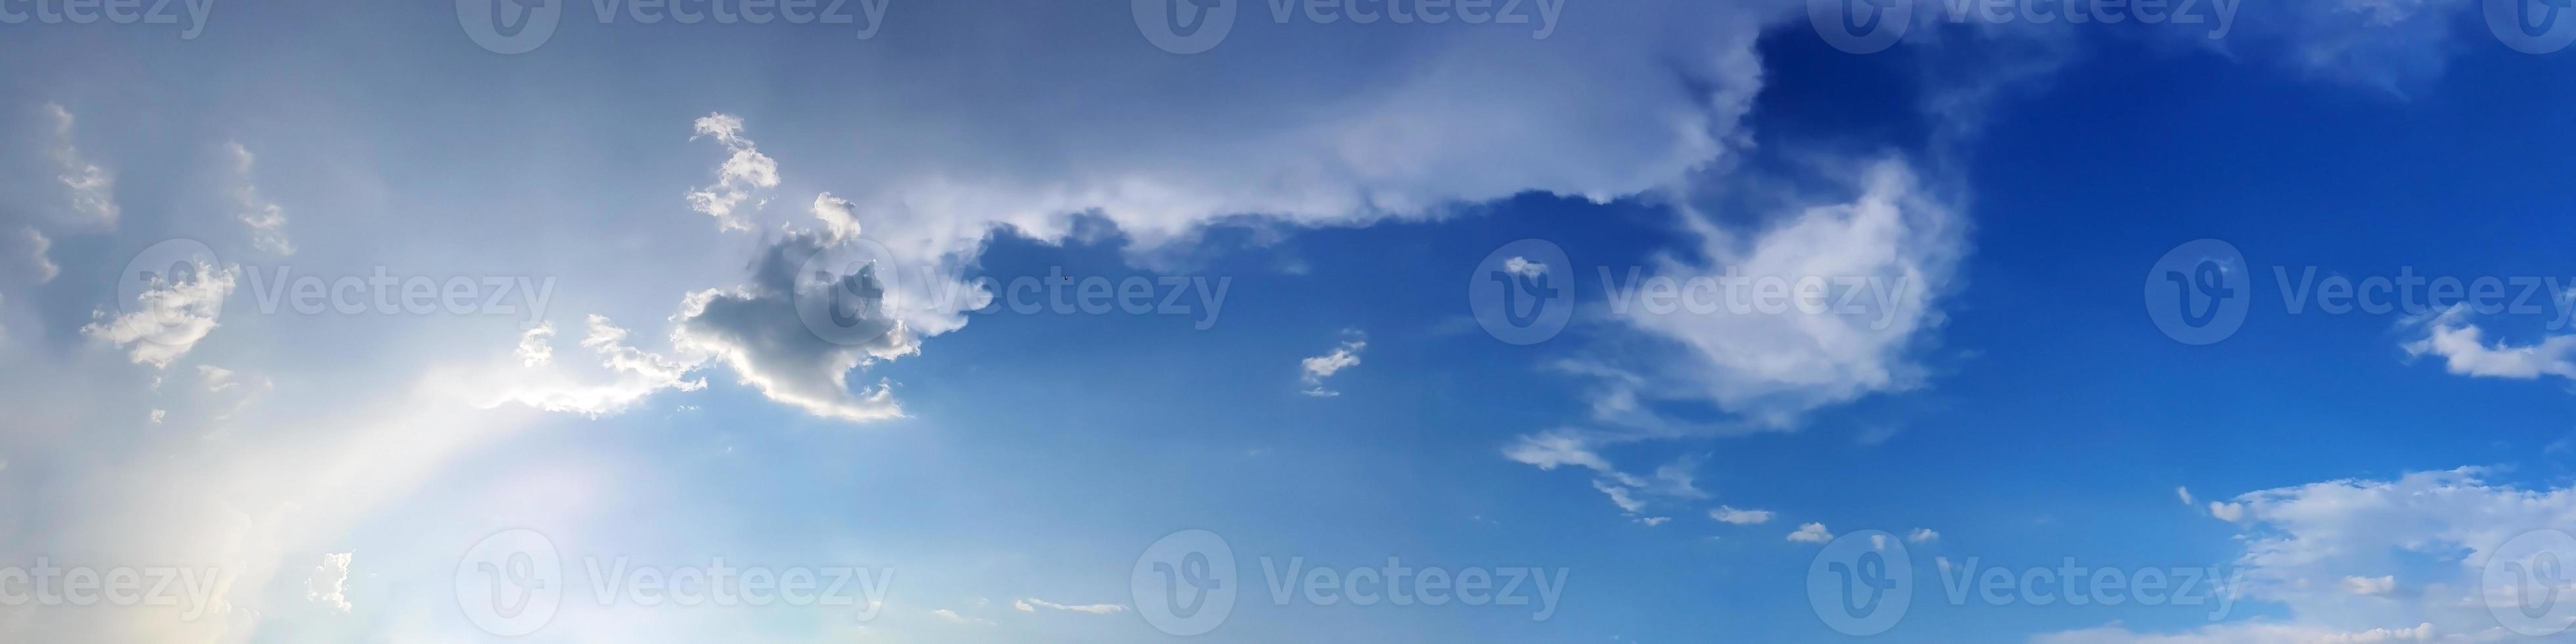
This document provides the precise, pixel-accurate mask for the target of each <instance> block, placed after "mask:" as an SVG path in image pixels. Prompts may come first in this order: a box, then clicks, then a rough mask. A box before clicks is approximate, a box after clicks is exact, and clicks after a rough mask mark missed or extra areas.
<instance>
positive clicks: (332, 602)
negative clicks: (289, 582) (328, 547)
mask: <svg viewBox="0 0 2576 644" xmlns="http://www.w3.org/2000/svg"><path fill="white" fill-rule="evenodd" d="M356 554H357V553H353V552H332V553H323V555H322V565H319V566H314V567H313V577H312V578H310V579H306V580H305V590H304V599H305V600H306V601H311V602H313V603H316V604H321V605H323V606H326V607H329V608H330V609H331V610H333V611H337V612H342V613H346V612H349V609H350V608H352V606H350V604H349V558H350V557H352V556H354V555H356Z"/></svg>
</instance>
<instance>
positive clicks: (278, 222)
mask: <svg viewBox="0 0 2576 644" xmlns="http://www.w3.org/2000/svg"><path fill="white" fill-rule="evenodd" d="M224 147H225V149H226V151H228V152H231V153H232V157H233V172H234V174H235V175H236V176H235V177H234V179H235V181H236V182H237V183H236V184H235V185H234V186H233V190H232V198H233V205H234V206H235V207H237V208H238V209H239V213H238V214H237V215H236V216H237V217H239V218H240V219H241V222H242V225H244V226H249V227H250V239H251V246H252V247H254V248H258V249H260V250H262V251H266V252H269V253H273V254H278V255H292V254H294V253H295V243H294V242H292V241H289V240H288V239H287V238H286V209H284V208H280V207H278V205H277V204H276V203H274V202H270V201H269V200H268V199H267V198H265V197H261V196H260V194H259V184H257V183H253V182H252V175H251V169H252V166H253V164H254V162H255V161H256V157H253V156H252V155H251V153H250V148H246V147H242V144H240V143H226V144H224Z"/></svg>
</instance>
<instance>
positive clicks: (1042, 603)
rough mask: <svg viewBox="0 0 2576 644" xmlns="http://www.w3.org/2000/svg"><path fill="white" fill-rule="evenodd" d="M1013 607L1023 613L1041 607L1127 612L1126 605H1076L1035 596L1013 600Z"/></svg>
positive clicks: (1076, 610) (1099, 613)
mask: <svg viewBox="0 0 2576 644" xmlns="http://www.w3.org/2000/svg"><path fill="white" fill-rule="evenodd" d="M1011 608H1014V609H1018V610H1019V611H1020V612H1023V613H1034V612H1037V610H1038V609H1040V608H1044V609H1047V610H1060V611H1067V612H1074V613H1090V614H1093V615H1109V614H1115V613H1124V612H1127V607H1126V606H1120V605H1117V604H1082V605H1078V606H1076V605H1066V604H1058V603H1055V602H1051V601H1047V600H1043V599H1038V598H1035V597H1029V598H1023V599H1020V600H1018V601H1014V602H1011Z"/></svg>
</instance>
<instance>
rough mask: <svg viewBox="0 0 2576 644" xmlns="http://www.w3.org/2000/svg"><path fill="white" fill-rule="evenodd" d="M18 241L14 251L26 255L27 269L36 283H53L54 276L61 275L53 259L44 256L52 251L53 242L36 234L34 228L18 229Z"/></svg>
mask: <svg viewBox="0 0 2576 644" xmlns="http://www.w3.org/2000/svg"><path fill="white" fill-rule="evenodd" d="M18 240H19V241H18V244H16V249H15V250H17V251H18V252H22V253H25V254H26V255H27V268H28V270H29V271H31V272H32V274H33V275H34V277H35V279H36V283H38V284H43V283H45V282H50V281H53V279H54V276H56V275H61V274H62V272H63V268H62V267H61V266H57V265H55V264H54V259H53V258H52V257H50V256H48V255H46V253H47V252H49V251H51V250H52V249H53V247H54V240H52V239H48V238H46V237H45V234H44V233H42V232H38V231H37V230H36V227H34V226H28V227H25V228H21V229H19V231H18Z"/></svg>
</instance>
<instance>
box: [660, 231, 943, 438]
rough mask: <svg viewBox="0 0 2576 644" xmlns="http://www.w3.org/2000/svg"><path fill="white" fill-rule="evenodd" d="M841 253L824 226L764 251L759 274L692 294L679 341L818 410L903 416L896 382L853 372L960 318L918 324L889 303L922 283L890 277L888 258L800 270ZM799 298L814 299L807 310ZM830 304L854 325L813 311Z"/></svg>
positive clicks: (765, 388) (906, 351) (768, 391)
mask: <svg viewBox="0 0 2576 644" xmlns="http://www.w3.org/2000/svg"><path fill="white" fill-rule="evenodd" d="M838 252H842V251H841V249H839V248H836V247H833V246H830V245H828V244H827V243H826V242H825V241H824V240H823V239H822V238H821V237H819V236H816V235H808V234H796V235H789V236H787V237H786V238H785V239H782V240H780V241H779V242H778V243H777V244H775V245H772V246H770V247H769V248H768V249H767V250H766V251H764V252H763V254H762V256H761V258H760V260H759V261H758V262H756V263H755V265H754V268H753V275H752V278H751V281H750V283H748V284H745V285H743V286H741V287H738V288H735V289H731V290H722V289H709V290H706V291H700V292H697V293H692V294H690V295H689V296H688V297H687V298H685V299H684V300H683V301H682V303H681V311H680V315H679V316H678V317H677V318H676V320H677V321H678V323H679V324H678V327H677V328H676V329H675V330H673V331H672V333H671V340H672V343H673V344H674V345H676V346H678V347H679V348H680V349H681V350H682V351H685V352H691V353H697V354H703V355H709V356H713V357H714V358H715V359H717V360H720V361H722V362H724V363H725V365H726V366H728V367H730V368H732V369H733V372H734V374H735V375H736V376H738V377H740V379H741V381H742V383H743V384H746V385H750V386H751V387H753V388H755V389H758V390H760V392H761V394H762V395H765V396H768V397H769V399H771V400H775V401H778V402H781V403H785V404H788V405H792V406H795V407H797V408H799V409H803V410H805V411H806V412H807V413H811V414H814V415H816V416H821V417H825V418H836V419H841V420H849V421H871V420H882V419H887V418H897V417H901V416H902V415H903V408H902V406H901V405H900V404H898V403H897V402H896V401H895V398H894V391H893V387H892V385H891V384H888V383H879V384H878V385H876V386H874V387H870V388H867V389H866V390H864V391H860V392H855V393H854V392H852V391H851V390H850V387H849V373H850V371H851V370H853V369H859V368H863V367H866V366H868V365H871V364H874V363H876V362H877V361H880V360H894V359H897V358H900V357H903V356H907V355H912V354H914V353H918V352H920V350H921V338H922V337H923V336H924V335H927V334H932V333H936V332H944V331H946V330H948V329H952V328H954V327H946V328H942V327H935V326H934V327H928V328H923V327H917V326H915V325H914V324H913V322H914V321H915V320H917V319H920V318H917V317H911V316H908V315H907V314H906V313H905V312H904V311H890V310H889V309H888V307H887V305H888V304H889V302H888V300H889V299H891V298H895V297H900V296H901V295H900V294H901V293H902V292H903V290H904V289H909V288H914V287H912V286H907V285H906V284H905V283H902V282H897V281H892V280H886V279H881V278H880V277H879V275H880V273H879V272H878V269H879V268H880V264H877V263H869V264H866V265H864V266H863V267H862V268H859V269H858V270H856V271H854V272H851V273H847V274H842V273H839V272H838V271H837V270H835V271H828V272H824V273H820V274H800V271H805V270H807V268H808V266H809V265H815V266H819V265H832V266H839V265H840V264H837V263H832V262H823V263H822V264H812V263H810V262H809V261H808V260H809V259H812V258H815V257H817V256H818V255H824V254H829V253H838ZM826 257H828V255H826ZM845 298H855V299H845ZM800 302H801V303H802V304H803V305H804V306H806V307H807V308H806V309H803V310H800V309H799V308H798V307H799V304H800ZM826 308H828V309H831V310H837V311H839V313H836V315H837V314H847V315H849V316H850V317H849V322H850V324H849V325H843V326H832V327H830V328H824V327H820V326H818V325H826V324H829V325H840V324H841V323H840V322H838V321H824V320H820V319H816V320H808V319H807V316H809V315H811V316H816V317H818V318H819V317H820V316H821V315H822V313H821V311H824V310H826ZM836 320H837V318H836ZM827 333H829V334H831V337H829V338H827V337H826V334H827Z"/></svg>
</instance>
